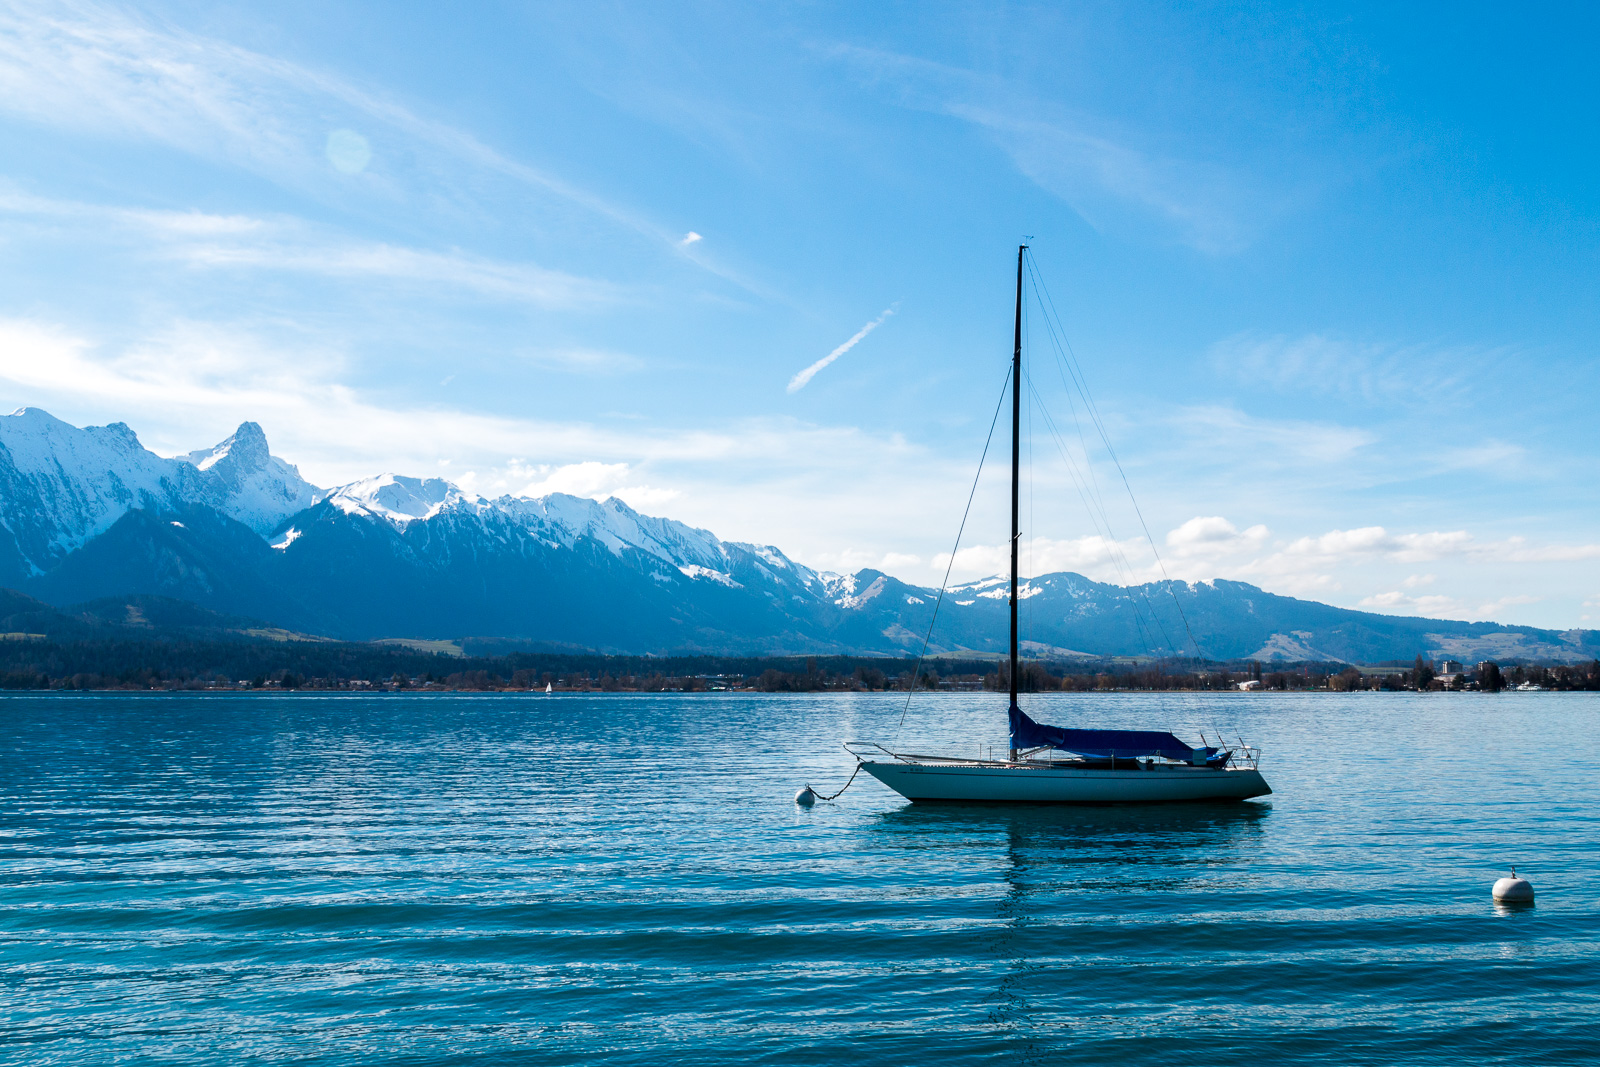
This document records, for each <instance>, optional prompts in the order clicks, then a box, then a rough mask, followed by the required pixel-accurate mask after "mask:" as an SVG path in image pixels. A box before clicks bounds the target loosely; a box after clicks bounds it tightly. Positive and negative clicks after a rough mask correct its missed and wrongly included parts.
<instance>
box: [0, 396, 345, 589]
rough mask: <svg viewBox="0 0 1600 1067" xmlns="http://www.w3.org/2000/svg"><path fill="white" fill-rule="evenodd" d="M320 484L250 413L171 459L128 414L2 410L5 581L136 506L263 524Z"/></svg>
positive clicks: (0, 545) (0, 539)
mask: <svg viewBox="0 0 1600 1067" xmlns="http://www.w3.org/2000/svg"><path fill="white" fill-rule="evenodd" d="M317 492H318V490H317V489H316V487H315V486H312V485H310V484H309V483H307V482H306V481H304V480H303V479H302V478H301V477H300V474H299V472H298V471H297V470H295V468H294V467H292V466H290V465H289V464H287V463H285V462H283V461H282V460H280V459H277V458H275V457H273V456H272V455H270V454H269V453H268V451H267V439H266V436H265V435H264V434H263V433H262V432H261V427H259V426H257V425H256V424H255V423H253V422H247V423H244V424H243V425H241V426H240V427H239V429H238V430H237V431H236V432H235V433H234V435H233V436H232V437H229V438H228V439H227V440H226V441H223V442H222V443H221V444H219V445H217V446H216V447H215V448H210V449H205V450H202V451H200V452H191V453H190V454H189V455H187V456H180V457H177V458H174V459H167V458H163V457H161V456H158V455H156V454H155V453H154V452H151V451H149V450H148V449H146V448H145V447H144V446H143V445H141V444H140V443H139V438H138V437H137V436H136V435H135V434H134V432H133V430H131V429H129V428H128V426H127V425H126V424H125V423H120V422H114V423H112V424H111V425H109V426H89V427H85V428H82V429H80V428H78V427H76V426H72V425H70V424H69V423H65V422H62V421H61V420H60V419H57V418H55V417H54V416H52V415H50V414H49V413H48V412H45V411H42V410H40V409H39V408H23V409H21V410H20V411H16V412H14V413H12V414H10V415H6V416H0V529H3V531H4V533H3V534H0V583H6V584H12V585H15V584H16V583H17V582H19V581H21V580H24V579H26V578H28V577H31V576H36V575H40V574H43V573H45V572H46V571H48V570H50V569H51V568H52V567H54V566H55V565H56V564H58V563H60V562H61V560H62V559H64V558H65V557H66V556H67V555H69V554H70V553H72V552H74V551H75V550H77V549H79V548H81V547H83V546H84V545H85V544H86V543H88V542H89V541H90V540H92V539H93V538H95V537H97V536H99V535H100V534H103V533H104V532H105V531H107V530H109V529H110V528H111V526H112V525H113V524H114V523H115V522H116V521H117V520H118V519H120V518H122V516H124V515H126V514H127V513H128V512H129V511H130V510H132V509H144V510H158V511H159V510H172V509H177V508H182V507H184V506H186V505H189V504H196V503H198V504H204V505H206V506H208V507H212V508H215V509H216V510H218V511H220V512H221V513H222V514H224V515H227V516H228V517H229V518H232V519H234V520H235V521H238V522H241V523H243V524H244V525H246V526H248V527H250V528H251V529H252V530H255V531H256V532H258V533H265V532H267V531H269V530H271V529H272V528H273V527H275V526H277V525H278V523H280V522H282V521H283V519H284V518H286V517H287V516H289V515H292V514H293V513H295V512H296V511H299V510H301V509H303V508H305V507H307V506H308V505H310V503H311V502H312V500H313V499H314V498H315V495H316V494H317Z"/></svg>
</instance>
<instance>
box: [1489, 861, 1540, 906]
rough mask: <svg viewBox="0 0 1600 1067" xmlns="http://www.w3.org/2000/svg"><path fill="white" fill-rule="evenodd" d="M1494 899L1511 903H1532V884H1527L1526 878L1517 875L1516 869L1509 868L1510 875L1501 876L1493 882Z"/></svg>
mask: <svg viewBox="0 0 1600 1067" xmlns="http://www.w3.org/2000/svg"><path fill="white" fill-rule="evenodd" d="M1494 899H1496V900H1504V901H1508V902H1511V903H1520V904H1531V903H1533V886H1532V885H1530V884H1528V880H1527V879H1526V878H1518V877H1517V869H1516V868H1515V867H1513V868H1511V877H1510V878H1502V879H1500V880H1499V881H1498V882H1496V883H1495V884H1494Z"/></svg>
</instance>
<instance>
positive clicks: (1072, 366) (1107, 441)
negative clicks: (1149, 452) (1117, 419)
mask: <svg viewBox="0 0 1600 1067" xmlns="http://www.w3.org/2000/svg"><path fill="white" fill-rule="evenodd" d="M1028 269H1029V274H1030V280H1031V282H1032V285H1033V290H1034V293H1035V295H1036V296H1037V297H1038V298H1039V305H1040V309H1041V310H1042V311H1043V312H1044V316H1043V317H1044V320H1045V326H1046V329H1047V330H1048V332H1049V333H1050V338H1051V341H1052V342H1054V343H1055V344H1056V347H1057V350H1058V355H1060V356H1062V357H1063V358H1062V363H1063V364H1065V366H1066V367H1067V369H1068V370H1069V372H1071V374H1072V377H1073V379H1074V381H1075V383H1076V384H1077V386H1078V391H1079V393H1080V394H1081V395H1082V397H1083V402H1084V409H1085V410H1086V411H1087V412H1088V414H1089V418H1090V420H1091V421H1092V422H1093V423H1094V427H1095V430H1096V431H1098V433H1099V435H1100V441H1101V443H1102V444H1103V445H1104V446H1105V450H1106V454H1107V455H1108V456H1110V457H1111V463H1112V465H1113V466H1115V467H1116V470H1117V475H1118V477H1120V478H1121V479H1122V487H1123V489H1125V490H1126V491H1127V494H1128V501H1129V503H1131V504H1132V505H1133V513H1134V515H1136V516H1137V517H1138V519H1139V528H1140V529H1141V530H1143V531H1144V537H1145V541H1146V542H1147V543H1148V544H1149V545H1150V554H1151V555H1153V556H1154V557H1155V560H1156V566H1157V568H1158V569H1159V570H1160V571H1161V577H1162V579H1163V581H1164V582H1165V584H1166V588H1167V594H1168V595H1169V596H1170V597H1172V606H1173V607H1174V608H1175V609H1177V612H1178V618H1179V619H1181V620H1182V622H1183V629H1184V632H1185V633H1186V634H1187V635H1188V637H1189V643H1190V645H1191V646H1193V648H1194V651H1195V656H1196V657H1197V658H1198V657H1199V656H1200V642H1199V641H1197V640H1195V636H1194V630H1193V629H1192V628H1191V627H1190V626H1189V616H1188V615H1187V614H1186V613H1185V612H1184V610H1183V604H1182V602H1181V601H1179V599H1178V594H1177V591H1176V590H1175V589H1173V587H1172V578H1171V576H1170V575H1168V573H1167V565H1166V562H1165V561H1164V560H1162V558H1161V552H1160V550H1159V549H1157V548H1156V541H1155V538H1154V537H1153V536H1151V534H1150V525H1149V523H1147V522H1146V521H1145V517H1144V512H1143V510H1142V509H1141V508H1140V507H1139V500H1138V498H1137V497H1135V496H1134V494H1133V485H1132V483H1130V482H1129V481H1128V475H1127V472H1126V471H1124V470H1123V468H1122V461H1121V460H1120V459H1119V458H1118V457H1117V450H1116V449H1115V448H1114V447H1112V444H1111V435H1110V434H1108V433H1107V432H1106V428H1105V423H1104V422H1103V421H1102V420H1101V418H1100V411H1099V409H1098V407H1097V406H1096V405H1095V402H1094V396H1093V394H1091V393H1090V392H1089V389H1088V384H1087V382H1086V381H1085V380H1084V378H1083V371H1082V368H1081V367H1079V366H1078V361H1077V357H1076V355H1074V354H1073V352H1072V346H1071V344H1070V343H1068V342H1067V341H1066V339H1065V333H1066V331H1065V329H1064V328H1063V329H1062V330H1061V331H1060V335H1059V336H1058V334H1057V330H1056V326H1058V325H1059V324H1060V315H1059V314H1058V313H1057V311H1056V309H1055V302H1054V301H1053V300H1051V299H1050V295H1049V292H1050V291H1049V287H1048V286H1046V285H1045V284H1044V276H1043V274H1042V272H1041V271H1040V270H1039V268H1038V265H1037V263H1036V262H1035V260H1034V257H1032V256H1030V257H1028ZM1052 320H1054V321H1052Z"/></svg>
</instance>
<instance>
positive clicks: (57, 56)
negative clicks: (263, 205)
mask: <svg viewBox="0 0 1600 1067" xmlns="http://www.w3.org/2000/svg"><path fill="white" fill-rule="evenodd" d="M0 111H3V112H8V113H10V114H12V115H14V116H17V117H20V118H24V119H28V120H31V121H35V122H38V123H42V124H45V125H48V126H50V127H51V128H54V129H62V130H75V131H78V132H81V133H85V134H91V135H94V136H97V137H101V138H108V139H111V140H119V141H144V142H149V143H154V144H159V145H163V146H166V147H169V148H172V149H176V150H178V151H181V152H184V153H187V154H189V155H192V156H195V157H198V158H201V159H205V160H208V161H211V162H214V163H218V164H222V165H226V166H230V167H237V168H242V169H244V170H246V171H250V172H252V173H255V174H258V175H260V176H261V177H264V178H266V179H268V180H269V181H272V182H275V183H278V184H280V185H283V186H286V187H289V188H292V189H294V190H296V191H298V192H300V193H303V194H309V195H311V196H313V197H316V198H317V199H320V200H323V201H330V202H336V203H338V204H340V205H341V206H344V207H346V208H351V209H354V210H358V211H360V210H364V209H365V205H367V204H368V203H370V202H371V201H373V200H374V199H377V200H380V201H385V202H388V203H391V204H398V203H407V202H419V203H426V204H427V205H428V207H429V210H430V211H433V212H442V213H443V214H445V215H447V216H448V215H449V214H451V213H452V212H453V213H455V214H456V215H457V216H462V215H473V216H477V217H478V218H479V219H480V221H483V222H485V223H492V222H493V220H494V219H495V218H496V217H498V216H499V214H500V210H499V209H500V208H501V207H502V206H503V205H501V204H500V203H499V202H498V198H499V195H500V193H501V192H511V193H517V192H520V193H521V194H522V195H525V196H526V195H532V196H534V197H535V199H537V200H539V201H541V202H542V203H543V208H544V212H545V214H546V216H547V220H546V221H549V219H548V216H549V214H550V213H551V212H552V211H554V212H557V213H559V212H560V211H563V210H565V211H577V212H579V213H581V214H582V215H584V216H586V217H587V218H589V219H591V220H592V219H593V218H600V219H603V220H605V221H607V222H609V223H611V224H613V225H614V226H616V227H618V228H620V229H622V230H626V231H631V232H632V233H635V234H638V235H640V236H642V237H644V238H647V239H648V240H649V241H650V242H652V243H654V244H655V245H656V246H657V247H659V248H660V249H662V250H663V251H666V252H668V253H671V254H673V255H676V256H677V257H678V258H681V259H684V260H685V261H688V262H692V263H694V264H696V265H697V266H699V267H701V268H702V269H704V270H707V271H710V272H712V273H714V274H718V275H719V276H722V277H724V278H726V279H728V280H730V281H733V282H734V283H735V284H740V285H744V284H746V283H744V282H743V281H741V280H740V279H739V278H738V277H736V276H735V275H734V274H733V273H732V272H730V271H728V270H726V269H725V268H722V267H720V266H718V265H717V264H716V263H714V262H713V261H711V260H708V259H707V258H706V257H705V256H704V255H703V254H698V253H697V254H695V255H692V256H691V255H689V254H688V253H687V251H686V250H687V247H688V246H687V245H686V244H684V243H683V241H682V234H681V233H679V232H676V231H674V230H671V229H669V228H667V227H664V226H662V225H660V224H658V223H656V222H654V221H653V220H651V219H649V218H647V217H645V216H644V215H642V214H640V213H639V212H637V211H635V210H633V209H631V208H629V207H626V206H623V205H620V204H618V203H616V202H614V201H612V200H609V199H607V198H605V197H602V196H600V195H598V194H596V193H594V192H593V191H591V190H588V189H585V188H583V187H581V186H578V185H576V184H574V183H572V182H569V181H567V180H566V179H564V178H561V177H559V176H557V175H556V174H554V173H552V172H550V171H549V170H546V169H543V168H541V167H538V166H535V165H533V164H530V163H527V162H525V161H522V160H517V159H513V158H511V157H509V156H507V155H505V154H504V153H502V152H500V151H499V150H497V149H495V148H493V147H492V146H490V145H488V144H486V143H485V142H483V141H482V140H480V139H479V138H477V137H476V136H474V135H473V134H471V133H469V132H467V131H465V130H462V129H460V128H458V127H456V126H453V125H451V124H449V123H448V122H444V121H441V120H439V119H435V118H430V117H426V116H424V115H421V114H419V113H417V112H416V111H414V110H413V109H411V108H410V107H408V106H406V105H405V104H403V103H401V102H400V101H398V100H396V99H395V98H393V97H392V96H390V95H387V94H385V93H383V92H382V91H380V90H378V89H375V88H371V87H367V86H362V85H358V84H356V83H354V82H352V81H350V80H349V79H346V78H342V77H339V76H337V75H335V74H332V73H329V72H327V71H322V70H317V69H313V68H311V67H308V66H305V65H302V64H298V63H293V62H290V61H287V60H283V59H280V58H277V57H274V56H269V55H264V54H262V53H259V52H255V51H252V50H250V49H247V48H241V47H239V46H237V45H234V44H231V43H228V42H226V41H221V40H217V39H214V38H209V37H205V36H203V35H199V34H194V33H189V32H185V31H182V30H179V29H175V28H173V27H171V26H169V25H157V24H155V23H153V22H151V21H148V20H145V19H142V18H140V17H138V16H137V15H135V14H134V13H132V12H130V11H129V10H127V9H124V8H119V7H115V6H112V5H109V4H101V3H92V2H47V0H39V2H27V0H22V2H19V3H16V4H11V5H8V6H7V7H6V8H5V9H4V10H0ZM330 135H337V136H339V137H341V138H342V140H341V141H340V144H350V145H354V144H355V143H356V141H357V140H359V142H360V143H361V145H362V146H364V147H365V148H366V150H367V152H369V153H370V160H371V165H366V161H367V158H368V157H366V156H364V157H363V166H361V167H354V166H350V165H343V166H341V165H338V163H337V160H336V159H335V156H338V157H339V158H341V159H345V160H346V163H347V164H348V163H349V162H350V160H351V159H352V158H353V157H351V155H350V153H349V152H345V153H344V154H343V155H342V156H340V155H339V153H338V152H335V153H334V154H333V155H330V148H329V144H330V142H329V137H330ZM486 180H488V182H489V185H490V186H492V185H493V183H494V182H502V183H507V184H506V186H505V188H504V189H503V190H496V189H493V188H489V187H486V184H485V182H486Z"/></svg>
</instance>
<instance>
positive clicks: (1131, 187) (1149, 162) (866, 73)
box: [825, 44, 1276, 255]
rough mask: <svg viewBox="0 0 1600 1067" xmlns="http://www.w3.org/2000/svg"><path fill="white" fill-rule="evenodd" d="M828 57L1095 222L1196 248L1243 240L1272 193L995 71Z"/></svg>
mask: <svg viewBox="0 0 1600 1067" xmlns="http://www.w3.org/2000/svg"><path fill="white" fill-rule="evenodd" d="M825 52H826V54H827V55H829V56H830V57H832V58H834V59H836V60H838V61H840V62H844V63H848V64H849V65H850V66H851V67H852V68H854V69H855V70H856V71H858V72H859V73H860V74H861V75H862V76H863V77H865V78H866V79H868V80H869V81H872V82H874V83H876V84H878V85H880V86H883V87H884V88H886V89H888V90H889V91H891V92H892V93H893V94H894V95H895V96H896V97H897V99H898V101H899V102H900V103H901V104H902V105H903V106H906V107H911V108H915V109H917V110H921V111H930V112H934V113H937V114H943V115H948V116H950V117H951V118H955V119H958V120H960V121H963V122H967V123H970V124H971V125H972V126H974V127H977V128H978V129H981V130H983V131H984V133H985V134H986V135H987V136H988V137H989V138H990V139H992V140H993V141H994V143H995V144H996V145H998V146H999V147H1000V148H1001V149H1002V150H1003V151H1004V152H1006V154H1007V155H1009V156H1010V157H1011V160H1012V162H1013V163H1014V164H1015V165H1016V167H1017V169H1018V170H1019V171H1020V172H1021V173H1022V174H1024V175H1025V176H1026V177H1027V178H1029V179H1030V180H1031V181H1033V182H1034V183H1035V184H1037V185H1038V186H1039V187H1041V188H1043V189H1044V190H1046V191H1047V192H1049V193H1051V194H1053V195H1055V196H1057V197H1059V198H1061V199H1062V200H1064V201H1066V202H1067V203H1068V204H1070V205H1071V206H1072V208H1073V209H1074V210H1075V211H1077V212H1078V214H1080V215H1081V216H1082V217H1083V218H1084V219H1085V220H1086V221H1088V222H1089V223H1090V225H1092V226H1095V227H1096V228H1099V229H1120V228H1126V226H1127V224H1128V222H1129V221H1130V219H1133V220H1138V221H1137V223H1136V224H1137V225H1147V224H1149V223H1151V222H1153V223H1155V224H1156V225H1158V226H1161V227H1164V228H1165V229H1166V230H1167V231H1169V232H1171V233H1175V234H1177V236H1178V237H1179V239H1180V240H1181V241H1183V242H1184V243H1185V244H1188V245H1190V246H1191V247H1193V248H1195V249H1196V250H1198V251H1202V252H1205V253H1208V254H1213V255H1226V254H1230V253H1234V252H1237V251H1240V250H1241V249H1243V248H1245V247H1247V246H1248V245H1249V244H1250V242H1251V240H1252V239H1253V237H1254V231H1255V228H1256V226H1258V225H1259V224H1260V222H1261V221H1262V219H1263V218H1264V216H1266V215H1270V214H1271V213H1272V211H1273V206H1272V205H1273V201H1274V199H1276V198H1274V197H1273V196H1272V195H1270V194H1269V193H1268V192H1267V190H1266V189H1265V187H1264V185H1263V183H1262V182H1261V181H1260V180H1259V179H1258V178H1256V177H1254V176H1253V175H1250V174H1246V173H1243V172H1240V171H1238V170H1235V169H1232V168H1229V167H1226V166H1223V165H1221V164H1218V163H1215V162H1212V161H1209V160H1200V159H1191V158H1184V157H1183V156H1182V155H1178V154H1174V153H1168V152H1163V151H1161V150H1159V149H1153V148H1150V147H1143V146H1139V145H1137V144H1135V143H1134V140H1133V138H1132V137H1130V136H1129V135H1128V134H1126V133H1124V132H1121V131H1118V130H1117V129H1115V128H1114V126H1113V125H1112V124H1111V123H1109V122H1106V121H1104V120H1100V119H1097V118H1095V117H1094V116H1092V115H1090V114H1088V113H1086V112H1083V111H1074V110H1071V109H1069V108H1066V107H1063V106H1061V105H1059V104H1046V103H1045V102H1044V101H1042V100H1037V99H1032V98H1030V97H1028V96H1027V95H1026V94H1025V93H1024V92H1023V91H1021V90H1020V89H1019V88H1017V87H1016V86H1013V85H1011V84H1008V83H1007V82H1006V81H1004V80H1003V79H1001V78H998V77H995V76H990V75H984V74H980V73H978V72H976V71H972V70H966V69H963V68H960V67H953V66H949V65H947V64H943V63H936V62H933V61H930V60H926V59H922V58H919V57H916V56H909V55H902V54H899V53H894V52H888V51H884V50H880V49H874V48H862V47H858V46H854V45H844V44H839V45H834V46H832V47H830V48H827V49H826V50H825Z"/></svg>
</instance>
